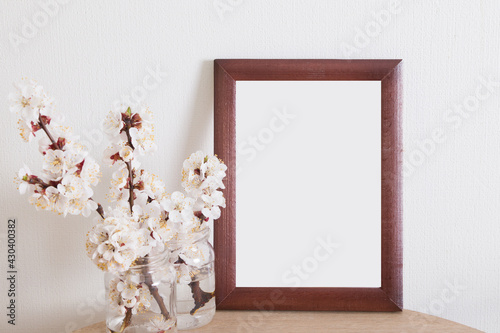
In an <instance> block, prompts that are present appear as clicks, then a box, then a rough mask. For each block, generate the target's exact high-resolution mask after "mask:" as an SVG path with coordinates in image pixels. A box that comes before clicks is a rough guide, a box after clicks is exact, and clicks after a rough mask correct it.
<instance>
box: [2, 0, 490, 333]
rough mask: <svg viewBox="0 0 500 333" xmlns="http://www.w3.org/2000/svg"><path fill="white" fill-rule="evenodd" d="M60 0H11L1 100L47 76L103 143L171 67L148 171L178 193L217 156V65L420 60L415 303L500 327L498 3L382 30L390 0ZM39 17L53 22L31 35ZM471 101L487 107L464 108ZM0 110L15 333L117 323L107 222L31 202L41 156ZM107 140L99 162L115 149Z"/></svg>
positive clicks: (76, 119) (415, 8)
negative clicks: (95, 237) (99, 240)
mask: <svg viewBox="0 0 500 333" xmlns="http://www.w3.org/2000/svg"><path fill="white" fill-rule="evenodd" d="M46 2H50V1H49V0H44V1H19V0H4V1H2V4H1V9H0V31H1V38H0V64H1V69H0V73H1V76H0V77H1V78H2V80H1V81H0V95H1V96H6V95H7V93H8V92H9V91H10V89H11V85H10V83H11V82H12V81H15V80H17V79H19V78H20V77H21V76H29V77H33V78H36V79H37V80H39V81H40V82H41V83H42V84H43V85H44V86H45V87H46V88H47V90H49V92H50V93H51V94H52V95H53V96H54V97H56V98H57V99H58V102H59V103H58V105H59V109H60V110H61V111H63V112H64V113H66V115H67V120H68V123H69V124H70V125H72V126H73V127H74V128H75V131H77V132H79V133H80V134H82V135H84V134H86V133H87V134H88V133H91V134H92V133H93V132H92V130H93V129H95V127H96V126H97V124H98V123H99V122H100V120H101V119H102V117H103V116H104V114H105V113H106V112H107V110H109V109H110V107H111V106H112V104H113V102H114V101H115V100H117V99H119V98H120V97H121V96H122V95H130V94H131V92H132V91H134V89H135V91H136V92H140V88H137V87H140V86H142V85H143V80H144V78H145V77H146V76H147V75H148V71H149V70H148V68H152V69H155V68H156V67H158V68H159V69H160V71H161V72H164V73H165V74H163V75H162V76H160V80H161V81H162V82H161V83H160V84H159V85H158V87H157V88H156V89H152V90H149V91H147V96H146V98H145V102H147V104H149V105H150V106H151V108H152V110H153V111H155V113H156V122H157V129H158V131H157V132H158V133H157V140H158V144H159V146H160V150H159V153H158V154H157V155H156V156H155V157H154V158H150V159H148V160H147V161H144V164H145V165H146V167H147V168H149V169H150V170H152V171H155V172H157V173H158V174H160V175H161V176H162V177H163V178H164V179H165V180H166V182H167V184H168V186H169V189H171V190H174V189H177V188H178V187H179V186H178V185H179V171H180V167H181V163H182V160H183V159H184V158H185V157H186V156H187V155H188V154H189V153H190V152H192V151H194V150H196V149H205V150H210V149H212V137H213V131H212V127H213V124H212V112H213V111H212V102H213V97H212V94H213V83H212V81H213V76H212V60H213V59H214V58H402V59H404V138H405V139H404V142H405V159H406V160H407V168H406V170H407V175H406V177H405V182H404V203H405V213H404V218H405V219H404V237H405V238H404V249H405V252H404V269H405V271H404V277H405V281H404V288H405V290H404V297H405V307H406V308H408V309H413V310H419V311H423V312H427V313H432V314H436V315H439V316H442V317H445V318H447V319H450V320H454V321H457V322H460V323H463V324H466V325H470V326H472V327H475V328H478V329H481V330H485V331H488V332H500V320H499V315H498V314H499V313H500V290H499V287H500V282H499V281H500V279H499V275H500V245H499V244H500V242H499V239H500V224H499V223H498V216H499V215H500V205H499V204H498V203H499V202H500V177H499V175H500V172H499V171H500V168H499V166H500V146H499V144H498V142H500V131H499V117H498V110H499V107H500V105H499V104H500V86H499V85H493V86H490V87H489V88H490V90H491V92H490V96H488V97H485V98H482V97H481V99H482V100H481V101H480V102H479V105H477V106H476V105H474V103H475V102H476V101H477V99H474V95H475V94H476V87H477V86H478V85H481V84H482V83H481V80H482V79H481V78H487V77H488V76H490V75H491V76H492V77H493V79H494V80H496V81H499V80H500V75H499V68H500V67H499V51H500V49H499V43H500V36H499V29H500V22H499V15H500V4H499V2H498V0H482V1H479V0H475V1H465V0H460V1H457V0H442V1H403V0H402V1H401V4H400V7H399V9H400V11H399V12H398V10H395V11H394V10H393V12H394V13H395V14H392V13H390V14H389V15H388V16H387V15H385V16H384V15H382V19H383V20H384V21H383V22H382V23H383V25H382V26H381V25H377V24H373V22H375V21H374V20H375V16H374V13H378V12H379V11H381V10H389V9H390V8H391V7H390V5H389V1H388V0H383V1H368V0H366V1H360V0H350V1H326V0H325V1H305V0H303V1H298V0H295V1H285V0H276V1H272V2H270V1H264V0H217V1H215V2H214V1H212V0H210V1H195V0H185V1H182V2H179V1H173V0H168V1H165V0H162V1H118V0H114V1H105V2H104V1H97V0H92V1H67V0H65V1H62V0H61V2H66V3H64V4H60V5H59V7H58V8H59V9H58V11H57V13H54V14H53V15H52V16H48V15H44V14H43V10H42V9H41V6H40V5H39V3H46ZM216 5H217V6H218V7H217V6H216ZM217 8H219V12H218V9H217ZM49 11H51V12H55V9H54V8H52V9H51V8H49ZM44 18H45V20H44ZM33 20H35V21H37V22H38V25H39V27H38V28H36V29H32V30H30V29H29V24H31V23H33ZM377 27H380V29H377ZM366 29H368V30H369V31H368V34H369V35H370V36H363V35H364V33H362V32H360V31H366ZM13 38H17V42H13V41H12V39H13ZM16 43H17V46H16ZM147 83H150V84H151V83H152V81H148V82H147ZM484 92H486V90H485V88H481V90H479V93H484ZM465 104H467V105H469V106H468V108H469V110H471V111H467V107H462V110H463V111H462V113H460V108H457V109H456V110H455V111H453V107H454V106H460V105H465ZM0 108H1V110H2V114H3V115H4V118H3V121H2V135H1V136H0V147H1V149H0V160H1V166H2V167H1V168H0V184H1V188H2V189H3V190H2V192H1V193H0V196H1V197H0V202H1V208H2V209H1V219H2V227H1V228H2V229H1V230H0V234H1V236H2V245H1V248H0V258H2V259H0V263H1V264H0V269H1V270H0V280H2V281H4V282H2V283H1V284H0V285H1V287H0V295H1V297H0V299H1V300H2V301H1V304H0V305H1V308H2V309H5V306H6V299H7V298H6V283H5V279H4V278H3V276H4V274H5V273H4V272H5V270H6V247H5V242H4V240H5V231H6V226H5V223H6V222H4V221H6V219H7V218H8V217H16V218H17V219H18V221H19V225H18V230H17V231H18V263H19V268H18V269H19V279H18V291H19V295H18V298H17V302H18V311H17V315H18V316H17V325H16V326H15V328H14V327H10V326H8V325H7V324H6V317H5V314H4V312H5V310H1V311H0V315H1V316H0V318H3V319H1V320H0V327H1V329H2V332H28V331H35V330H36V331H38V332H65V331H71V330H72V329H74V328H76V327H81V326H85V325H88V324H90V323H92V322H96V321H98V320H101V319H103V317H104V314H103V308H102V305H100V301H99V299H100V297H101V295H99V293H100V291H101V289H102V274H101V273H100V272H99V271H98V270H97V269H96V268H95V267H93V265H92V264H91V262H90V261H89V260H88V259H87V258H86V256H85V253H84V239H85V233H86V231H87V230H88V229H89V228H90V226H91V225H92V221H91V220H85V219H83V218H80V217H69V218H66V219H62V218H60V217H57V216H54V215H51V214H49V213H45V214H37V213H35V210H34V208H33V207H28V206H27V203H26V202H25V198H20V197H19V195H18V194H17V193H16V189H15V187H14V186H13V183H12V177H13V175H14V172H15V171H16V170H17V169H18V168H19V167H20V166H21V165H22V163H23V162H27V163H28V164H29V165H31V166H32V167H33V169H35V170H36V169H37V166H38V165H39V164H40V156H39V155H38V154H37V153H36V147H34V146H29V145H27V144H23V143H22V142H21V139H20V138H19V136H18V135H17V132H16V129H15V123H16V119H15V118H14V117H13V116H12V115H10V113H9V112H8V108H7V103H6V102H2V103H1V104H0ZM449 110H451V111H449ZM93 134H94V137H95V138H94V141H93V142H97V143H94V144H93V145H92V146H93V149H92V153H93V154H94V155H95V156H96V157H99V156H100V154H101V152H102V150H103V147H104V145H103V144H102V143H99V135H98V132H94V133H93ZM88 139H89V138H87V140H88ZM429 140H431V141H429ZM107 177H109V171H107V170H105V172H104V178H103V179H107ZM107 186H108V185H107V182H104V183H102V184H101V185H100V187H99V190H98V193H97V194H96V197H97V198H98V199H100V201H104V193H105V191H106V189H107ZM414 322H415V325H422V326H421V327H424V326H425V322H423V321H422V320H421V319H419V318H414Z"/></svg>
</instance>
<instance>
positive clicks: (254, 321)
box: [75, 310, 481, 333]
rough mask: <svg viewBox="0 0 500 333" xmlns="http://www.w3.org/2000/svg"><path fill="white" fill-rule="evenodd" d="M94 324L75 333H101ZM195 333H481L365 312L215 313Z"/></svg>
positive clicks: (427, 318) (425, 318)
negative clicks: (210, 320)
mask: <svg viewBox="0 0 500 333" xmlns="http://www.w3.org/2000/svg"><path fill="white" fill-rule="evenodd" d="M104 332H106V327H105V325H104V323H98V324H95V325H92V326H89V327H86V328H83V329H80V330H78V331H75V333H104ZM189 332H195V333H224V332H228V333H229V332H230V333H254V332H255V333H261V332H269V333H271V332H273V333H276V332H283V333H321V332H335V333H347V332H370V333H377V332H380V333H382V332H383V333H391V332H393V333H431V332H432V333H447V332H449V333H472V332H481V331H478V330H476V329H473V328H470V327H467V326H464V325H460V324H457V323H454V322H451V321H449V320H445V319H442V318H438V317H434V316H431V315H426V314H423V313H420V312H415V311H409V310H404V311H403V312H396V313H387V312H384V313H380V312H377V313H369V312H259V311H217V313H216V314H215V318H214V320H213V321H212V322H211V323H210V324H209V325H207V326H205V327H202V328H199V329H197V330H191V331H189Z"/></svg>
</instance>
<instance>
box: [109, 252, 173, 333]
mask: <svg viewBox="0 0 500 333" xmlns="http://www.w3.org/2000/svg"><path fill="white" fill-rule="evenodd" d="M169 255H170V251H169V250H166V251H164V252H163V253H161V254H159V255H156V256H151V257H145V258H140V259H137V260H136V262H135V263H134V266H133V267H130V269H129V270H127V271H125V272H123V273H110V272H107V273H106V274H105V276H104V280H105V281H104V282H105V287H106V305H107V309H106V310H107V311H106V313H107V316H106V327H107V329H108V330H107V332H111V333H115V332H120V333H122V332H124V333H142V332H148V333H149V332H154V333H164V332H169V333H170V332H177V325H176V324H177V317H176V309H175V281H176V277H177V273H176V270H175V268H174V265H172V264H171V263H170V262H169Z"/></svg>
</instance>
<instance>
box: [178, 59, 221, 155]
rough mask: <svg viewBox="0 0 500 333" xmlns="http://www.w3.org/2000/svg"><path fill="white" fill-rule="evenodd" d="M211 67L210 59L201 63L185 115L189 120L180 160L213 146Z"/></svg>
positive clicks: (212, 80)
mask: <svg viewBox="0 0 500 333" xmlns="http://www.w3.org/2000/svg"><path fill="white" fill-rule="evenodd" d="M213 68H214V63H213V61H212V60H205V61H203V62H202V64H201V70H200V74H199V76H198V85H197V88H196V91H194V94H193V96H195V98H194V100H193V103H192V105H191V107H190V111H189V112H190V114H189V116H188V117H187V118H188V119H189V120H190V121H189V123H188V125H187V127H186V129H185V131H184V133H186V135H185V136H184V138H185V139H184V143H183V144H181V146H182V147H184V149H183V150H182V151H181V153H182V156H181V158H182V160H184V159H186V158H187V157H188V156H189V155H190V154H192V153H193V152H195V151H197V150H200V149H205V150H206V147H207V146H208V147H213V103H214V102H213V100H214V99H213V97H214V96H213V91H214V75H213ZM206 138H211V139H210V140H211V141H210V142H206ZM206 153H209V151H206Z"/></svg>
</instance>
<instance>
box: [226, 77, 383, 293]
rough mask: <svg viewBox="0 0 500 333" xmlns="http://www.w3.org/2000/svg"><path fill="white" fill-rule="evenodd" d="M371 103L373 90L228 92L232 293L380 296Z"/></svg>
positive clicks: (273, 87) (373, 85) (366, 85)
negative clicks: (347, 291) (316, 291)
mask: <svg viewBox="0 0 500 333" xmlns="http://www.w3.org/2000/svg"><path fill="white" fill-rule="evenodd" d="M380 101H381V89H380V81H237V82H236V165H237V169H236V177H237V186H236V221H237V226H236V287H381V275H380V274H381V248H380V243H381V233H380V231H381V216H380V214H381V178H380V172H381V159H380V152H381V142H380V141H381V139H380V136H381V127H380V125H381V113H380V108H381V102H380ZM360 204H362V205H363V207H362V209H360V208H361V207H360Z"/></svg>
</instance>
